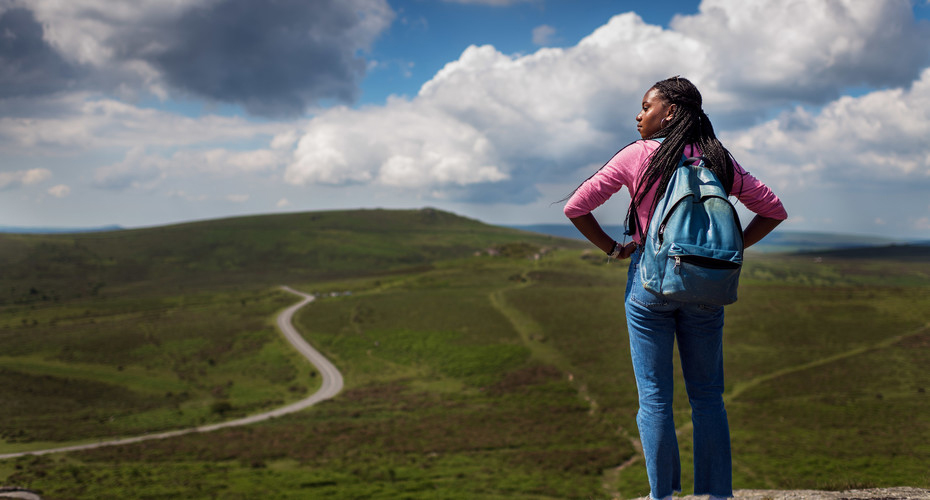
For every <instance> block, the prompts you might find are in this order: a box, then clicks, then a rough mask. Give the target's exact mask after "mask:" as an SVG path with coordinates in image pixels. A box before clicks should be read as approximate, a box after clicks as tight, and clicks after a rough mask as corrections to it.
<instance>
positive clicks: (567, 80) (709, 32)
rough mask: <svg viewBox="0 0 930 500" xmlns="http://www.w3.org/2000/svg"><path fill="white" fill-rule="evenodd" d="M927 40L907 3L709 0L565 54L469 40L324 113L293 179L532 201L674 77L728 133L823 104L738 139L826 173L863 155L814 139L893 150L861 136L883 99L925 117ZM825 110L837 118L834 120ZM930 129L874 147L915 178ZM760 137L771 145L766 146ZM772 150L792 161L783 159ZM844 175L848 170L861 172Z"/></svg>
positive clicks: (595, 37) (623, 135)
mask: <svg viewBox="0 0 930 500" xmlns="http://www.w3.org/2000/svg"><path fill="white" fill-rule="evenodd" d="M759 19H765V20H766V22H765V23H759V21H758V20H759ZM928 47H930V32H928V29H927V26H926V25H924V24H920V23H917V22H915V20H914V18H913V13H912V11H911V6H910V4H909V3H908V2H907V1H906V0H900V1H887V2H856V1H853V0H846V1H835V2H809V1H800V0H789V1H774V0H772V1H763V2H752V4H751V5H747V4H745V2H741V1H739V0H705V1H704V2H703V3H702V4H701V7H700V12H699V13H698V14H695V15H693V16H679V17H676V18H675V19H674V20H673V22H672V23H671V27H670V29H662V28H660V27H657V26H652V25H648V24H646V23H644V22H643V21H642V19H641V18H640V17H638V16H637V15H636V14H633V13H627V14H621V15H618V16H615V17H614V18H612V19H611V20H610V21H609V22H608V23H607V24H606V25H604V26H602V27H601V28H599V29H597V30H596V31H594V32H593V33H592V34H591V35H589V36H588V37H586V38H584V39H583V40H581V41H580V42H579V43H578V44H577V45H576V46H573V47H569V48H564V49H561V48H545V49H540V50H539V51H537V52H535V53H532V54H528V55H507V54H503V53H500V52H499V51H497V50H496V49H495V48H494V47H492V46H471V47H468V48H467V49H466V50H465V51H464V52H463V53H462V55H461V56H460V57H459V58H458V59H457V60H455V61H453V62H450V63H448V64H447V65H446V66H445V68H443V69H442V70H441V71H439V72H438V73H437V74H436V75H435V76H434V77H433V78H432V79H431V80H430V81H428V82H426V83H425V84H424V85H423V86H422V88H421V89H420V92H419V93H418V94H417V95H416V96H415V97H413V98H411V99H404V98H395V99H392V100H390V101H389V102H388V103H387V104H386V105H384V106H378V107H370V108H363V109H357V110H351V109H346V108H341V109H335V110H331V111H328V112H324V113H321V114H319V115H318V116H316V117H315V118H313V119H312V120H311V121H310V123H309V126H308V127H307V129H306V130H305V133H304V135H303V137H302V138H301V139H300V142H299V146H298V147H297V149H296V151H295V154H294V158H293V160H292V161H291V162H290V164H289V165H288V166H287V171H286V174H285V179H286V180H287V181H288V182H291V183H294V184H300V185H302V184H309V183H325V184H337V185H338V184H369V185H372V186H384V187H391V188H406V189H409V190H411V191H414V192H416V193H418V194H419V195H420V196H425V197H433V198H437V199H460V200H468V201H493V200H492V197H494V196H500V194H501V193H500V192H499V191H498V192H495V190H490V189H488V185H487V184H488V183H496V184H498V185H506V186H507V187H508V189H507V190H506V191H509V192H512V193H519V194H516V195H514V196H511V197H510V198H508V199H507V201H509V202H527V201H532V200H534V199H536V198H537V197H538V195H539V193H538V192H537V191H536V190H535V188H533V186H534V185H535V184H537V183H541V182H547V181H551V180H553V179H557V178H563V179H564V176H565V174H566V173H568V172H573V171H575V170H576V169H577V168H578V167H581V166H584V165H588V164H592V163H600V162H603V161H604V160H605V159H606V158H607V157H609V155H610V154H611V153H612V152H613V151H614V150H615V149H617V148H619V147H620V146H622V145H624V144H626V143H627V142H629V141H630V140H633V139H635V138H637V137H635V136H634V135H633V134H632V132H633V131H634V130H633V126H634V120H633V118H634V116H635V114H636V112H637V111H638V103H639V101H640V98H641V96H642V94H643V93H644V91H645V90H646V89H647V88H648V87H649V86H650V85H651V84H652V83H653V82H655V81H657V80H660V79H662V78H665V77H668V76H671V75H672V74H681V75H683V76H687V77H689V78H691V79H692V80H693V81H695V83H696V84H697V85H698V87H699V88H701V89H702V92H703V93H704V99H705V104H704V107H705V109H706V110H708V112H709V114H710V115H711V117H712V119H714V120H715V123H716V124H717V125H718V127H720V125H721V124H724V125H731V126H732V125H734V124H737V125H743V126H745V125H747V124H750V123H752V122H753V121H756V122H757V121H758V119H759V118H760V117H762V116H764V115H765V113H767V112H769V110H770V109H772V107H773V106H775V107H778V106H787V105H790V104H791V103H797V102H802V103H804V104H805V105H809V106H814V107H817V106H822V105H827V107H826V108H825V109H824V110H822V111H817V110H813V111H805V110H804V109H799V110H797V111H793V112H790V113H787V114H785V115H783V116H781V117H779V118H777V119H775V120H773V121H771V122H768V123H766V124H764V125H760V126H757V127H754V128H752V129H751V130H749V131H747V132H746V133H745V136H743V135H741V134H740V133H734V134H730V137H731V138H732V139H733V140H735V141H738V142H739V144H740V145H743V144H745V145H747V146H745V147H743V146H741V147H739V148H737V149H739V150H740V152H742V153H744V154H745V159H742V161H743V163H746V164H747V166H754V165H758V167H756V168H758V169H760V170H762V171H763V173H768V172H766V171H768V170H772V171H773V172H774V173H775V174H779V175H787V174H786V172H787V170H786V168H787V167H785V166H787V165H798V164H800V165H816V168H814V170H816V171H818V172H821V174H819V175H820V176H828V174H826V173H825V172H832V171H833V169H837V168H840V166H839V165H841V164H844V165H845V164H846V163H847V162H849V161H861V160H863V159H864V158H863V157H862V155H858V156H857V155H856V154H855V153H851V154H849V155H846V154H844V155H840V156H839V157H833V158H827V157H825V155H824V153H825V151H823V150H825V149H828V147H826V146H819V145H821V144H830V142H825V141H841V142H842V143H844V144H848V145H849V147H850V151H862V150H863V149H864V148H865V145H866V144H868V145H872V144H874V143H879V144H887V143H883V142H882V141H881V140H880V139H879V137H881V138H882V139H887V138H888V137H887V136H888V135H889V134H887V133H881V134H874V135H873V136H872V137H861V136H862V134H861V133H856V132H858V131H860V129H861V128H863V127H864V128H865V129H874V128H880V127H879V124H882V123H884V122H888V121H893V120H895V119H897V117H895V116H893V115H891V116H889V115H887V114H886V115H885V116H881V115H879V114H878V113H875V112H869V111H868V109H875V108H876V107H877V105H875V104H874V103H875V102H877V101H889V102H887V103H886V104H894V107H895V108H896V109H901V110H903V109H904V108H903V106H907V105H911V106H916V109H917V110H918V112H917V113H916V116H918V117H919V116H922V115H921V113H924V114H925V113H926V112H927V110H928V105H927V103H926V102H924V101H923V100H922V99H921V98H920V96H921V95H922V94H920V92H919V91H920V90H923V89H924V87H925V85H926V84H925V83H923V82H924V81H925V80H926V78H927V77H926V73H924V76H923V77H921V76H920V70H921V68H923V67H926V65H927V62H928ZM889 53H894V54H895V57H888V54H889ZM918 77H920V78H921V80H919V81H918V83H916V84H915V87H914V90H911V91H910V92H907V93H903V91H887V92H878V93H876V94H874V95H872V96H869V97H865V98H862V99H861V100H860V99H854V98H844V99H843V100H840V101H838V102H836V103H833V104H829V103H830V102H831V100H833V99H835V98H836V97H837V96H839V95H840V94H841V93H842V92H843V91H845V90H846V89H849V88H851V87H856V86H871V87H879V88H881V87H894V86H901V85H909V84H910V83H911V82H913V81H914V80H915V79H916V78H918ZM895 99H899V101H898V102H895ZM901 99H903V101H900V100H901ZM911 109H912V110H913V109H914V108H911ZM886 111H887V109H886ZM912 114H914V113H913V111H912ZM918 119H919V118H918ZM831 120H835V121H836V122H837V123H842V124H843V125H836V126H831ZM903 121H907V122H910V121H911V120H910V119H905V120H903ZM805 123H806V124H807V125H804V124H805ZM924 123H926V122H924ZM805 126H806V127H811V128H814V129H816V131H815V132H813V133H809V132H800V131H799V132H797V133H795V134H788V135H789V136H790V137H791V138H792V140H790V141H788V142H785V143H782V144H777V147H776V145H775V144H776V143H775V142H773V141H775V139H773V138H772V137H769V136H767V135H766V134H771V133H773V132H776V131H784V130H787V129H790V128H792V127H794V128H795V129H797V130H801V129H803V127H805ZM857 127H858V128H857ZM923 128H924V127H922V126H913V127H902V128H901V129H900V130H898V134H897V135H895V136H894V137H893V143H894V144H896V145H898V146H900V149H897V151H896V152H894V153H892V154H887V155H885V154H883V153H870V154H871V155H873V156H874V155H876V154H878V155H879V156H881V162H883V163H888V166H886V167H885V168H883V172H884V173H883V176H884V178H886V179H892V180H898V181H909V180H913V179H912V177H914V176H918V177H919V176H920V175H922V172H926V170H927V161H926V158H920V154H919V150H920V148H921V143H922V141H923V139H922V138H923V137H925V135H922V134H923ZM884 130H894V128H886V129H884ZM783 135H784V134H783ZM858 139H862V140H858ZM857 141H858V142H857ZM756 144H765V145H767V146H765V148H763V150H759V149H758V147H756V146H752V145H756ZM780 147H783V148H786V150H784V151H783V150H780V149H779V148H780ZM882 149H889V148H887V147H885V148H881V149H879V150H878V151H882ZM818 155H819V157H820V159H819V160H816V161H815V160H814V159H813V157H815V156H818ZM847 156H848V157H847ZM771 158H779V159H783V160H784V162H783V164H782V167H778V166H777V165H774V164H773V163H772V161H771ZM840 158H843V159H842V160H840ZM752 160H757V161H752ZM871 161H872V163H874V162H875V161H878V160H877V159H875V158H872V159H871ZM799 162H800V163H799ZM779 168H780V169H781V170H779ZM863 168H865V167H863ZM844 172H845V173H843V174H842V175H845V176H847V177H850V178H851V177H852V176H854V175H855V174H857V173H858V172H852V171H848V170H847V171H844ZM794 173H795V174H797V171H796V170H795V171H794ZM498 201H500V200H498Z"/></svg>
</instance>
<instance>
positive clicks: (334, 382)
mask: <svg viewBox="0 0 930 500" xmlns="http://www.w3.org/2000/svg"><path fill="white" fill-rule="evenodd" d="M281 289H282V290H284V291H286V292H290V293H293V294H295V295H299V296H301V297H302V298H303V300H301V301H300V302H298V303H296V304H294V305H292V306H290V307H288V308H287V309H285V310H284V311H282V312H281V314H279V315H278V328H279V329H280V330H281V333H283V334H284V337H285V338H287V340H288V342H290V343H291V345H292V346H294V348H295V349H297V351H298V352H300V353H301V354H303V355H304V357H305V358H307V360H308V361H310V363H312V364H313V365H314V366H315V367H316V369H317V371H318V372H319V373H320V376H321V377H322V379H323V384H322V385H321V386H320V389H319V390H318V391H316V392H315V393H313V394H312V395H310V397H308V398H305V399H302V400H300V401H297V402H294V403H291V404H289V405H287V406H282V407H281V408H276V409H274V410H271V411H267V412H264V413H259V414H257V415H252V416H249V417H244V418H240V419H237V420H230V421H228V422H220V423H218V424H210V425H202V426H199V427H192V428H189V429H179V430H175V431H167V432H159V433H155V434H144V435H142V436H136V437H129V438H123V439H113V440H109V441H100V442H97V443H87V444H79V445H74V446H63V447H60V448H48V449H45V450H33V451H24V452H19V453H7V454H2V455H0V460H3V459H7V458H16V457H22V456H27V455H46V454H49V453H63V452H67V451H80V450H90V449H94V448H102V447H104V446H119V445H123V444H131V443H140V442H142V441H151V440H153V439H165V438H170V437H176V436H183V435H185V434H192V433H195V432H210V431H215V430H217V429H224V428H227V427H238V426H241V425H249V424H254V423H256V422H261V421H263V420H268V419H270V418H274V417H280V416H282V415H287V414H288V413H294V412H297V411H300V410H303V409H305V408H308V407H310V406H313V405H315V404H317V403H319V402H320V401H324V400H326V399H330V398H332V397H333V396H335V395H336V394H338V393H339V391H341V390H342V386H343V380H342V374H341V373H339V370H338V369H337V368H336V367H335V365H333V364H332V363H330V362H329V360H328V359H326V358H324V357H323V355H322V354H320V353H319V352H318V351H317V350H316V349H314V348H313V347H311V346H310V344H308V343H307V341H306V340H304V339H303V337H301V336H300V334H299V333H297V329H295V328H294V324H293V323H292V321H291V320H292V319H293V318H294V313H296V312H297V310H298V309H300V308H301V307H303V306H305V305H307V304H309V303H310V302H313V301H314V300H315V299H316V297H314V296H313V295H309V294H306V293H303V292H299V291H297V290H294V289H293V288H291V287H288V286H282V287H281Z"/></svg>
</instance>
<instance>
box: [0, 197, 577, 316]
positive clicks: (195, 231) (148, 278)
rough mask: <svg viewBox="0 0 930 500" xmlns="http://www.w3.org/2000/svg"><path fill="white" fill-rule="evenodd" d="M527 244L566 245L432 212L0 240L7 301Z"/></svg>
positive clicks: (309, 216) (339, 273)
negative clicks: (516, 243)
mask: <svg viewBox="0 0 930 500" xmlns="http://www.w3.org/2000/svg"><path fill="white" fill-rule="evenodd" d="M518 241H522V242H527V243H532V244H533V245H536V246H537V247H539V246H543V245H551V244H552V243H553V242H555V241H557V239H555V238H553V237H549V236H543V235H538V234H530V233H524V232H521V231H515V230H510V229H504V228H499V227H495V226H489V225H487V224H483V223H481V222H478V221H475V220H472V219H466V218H464V217H459V216H456V215H454V214H450V213H447V212H441V211H438V210H433V209H422V210H409V211H388V210H356V211H334V212H312V213H295V214H286V215H271V216H254V217H238V218H231V219H223V220H212V221H204V222H194V223H188V224H179V225H173V226H164V227H154V228H147V229H134V230H126V231H112V232H102V233H81V234H70V235H60V234H54V235H19V234H0V262H2V264H3V265H2V266H0V280H2V282H3V283H4V285H5V286H4V289H3V290H0V304H16V303H19V304H21V303H35V302H42V301H45V302H48V301H55V300H62V299H71V298H75V297H87V296H96V295H100V294H104V295H113V294H122V293H137V289H139V288H142V289H150V290H151V289H154V290H155V291H156V293H160V292H161V291H162V290H161V289H162V288H167V289H171V290H174V291H177V290H179V289H190V288H204V287H206V288H215V287H218V286H250V287H262V286H271V285H275V284H279V283H282V282H297V281H301V280H302V281H309V280H322V279H333V278H341V277H350V276H364V275H369V274H373V273H390V272H394V271H397V270H402V269H410V268H415V267H420V268H424V267H428V266H431V265H432V263H433V262H435V261H437V260H442V259H448V258H456V257H463V256H466V255H471V254H473V253H474V252H475V251H483V250H486V249H488V248H490V247H494V246H502V245H507V244H509V243H514V242H518ZM559 244H560V245H563V246H565V245H568V246H571V245H575V246H576V247H581V246H582V244H581V243H576V242H572V241H570V240H565V241H560V242H559Z"/></svg>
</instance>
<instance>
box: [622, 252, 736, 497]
mask: <svg viewBox="0 0 930 500" xmlns="http://www.w3.org/2000/svg"><path fill="white" fill-rule="evenodd" d="M641 255H642V249H637V250H636V252H635V253H634V254H633V255H632V256H631V258H630V259H631V261H630V270H629V273H628V279H627V285H626V296H625V306H626V320H627V329H628V330H629V334H630V352H631V354H632V357H633V372H634V374H635V375H636V388H637V389H638V391H639V412H638V413H637V414H636V424H637V426H638V427H639V436H640V440H641V441H642V444H643V454H644V455H645V458H646V472H647V473H648V475H649V487H650V488H651V490H652V491H651V495H652V498H664V497H666V496H668V495H671V494H672V493H673V492H675V491H681V461H680V458H679V455H678V439H677V437H676V435H675V422H674V419H673V416H672V391H673V365H672V349H673V347H674V344H675V340H676V339H677V340H678V352H679V356H680V357H681V368H682V372H683V373H684V378H685V387H686V388H687V391H688V399H689V401H690V402H691V422H692V424H693V425H694V494H695V495H716V496H720V497H730V496H733V485H732V464H731V462H730V429H729V424H728V423H727V412H726V410H725V409H724V406H723V307H721V306H705V305H700V304H689V303H683V302H675V301H669V300H666V299H665V298H664V297H662V296H660V295H655V294H653V293H652V292H650V291H648V290H646V289H645V288H643V286H642V283H641V281H640V277H639V260H640V256H641Z"/></svg>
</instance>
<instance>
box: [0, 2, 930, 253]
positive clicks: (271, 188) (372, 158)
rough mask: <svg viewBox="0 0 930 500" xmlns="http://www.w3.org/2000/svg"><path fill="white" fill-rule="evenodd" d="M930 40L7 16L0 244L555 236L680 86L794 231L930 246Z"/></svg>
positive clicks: (48, 11)
mask: <svg viewBox="0 0 930 500" xmlns="http://www.w3.org/2000/svg"><path fill="white" fill-rule="evenodd" d="M928 18H930V4H928V2H927V1H926V0H912V1H909V0H886V1H881V2H861V1H857V0H838V1H835V2H826V1H823V0H760V1H756V2H744V1H741V0H705V1H703V2H696V1H677V2H671V1H670V2H626V1H599V0H596V1H556V0H456V1H451V0H450V1H442V0H402V1H401V0H397V1H392V0H338V1H337V0H316V1H313V2H306V1H302V0H280V1H277V2H270V3H269V2H253V1H248V0H179V1H177V2H163V1H160V0H135V1H129V0H126V1H124V2H119V1H115V0H72V1H71V2H68V3H64V4H62V3H60V2H54V1H52V0H29V1H26V0H0V226H3V225H12V226H66V227H86V226H98V225H108V224H119V225H122V226H126V227H137V226H151V225H161V224H169V223H175V222H181V221H188V220H198V219H208V218H217V217H226V216H233V215H243V214H257V213H274V212H293V211H305V210H330V209H345V208H357V207H364V208H373V207H383V208H418V207H424V206H432V207H437V208H441V209H445V210H450V211H453V212H455V213H458V214H461V215H465V216H468V217H473V218H477V219H480V220H483V221H486V222H490V223H500V224H530V223H552V222H564V221H565V219H564V217H563V216H562V213H561V206H560V205H559V204H558V203H555V202H557V201H558V200H560V199H562V198H563V197H564V196H566V195H567V194H568V193H570V192H571V190H572V189H573V188H574V187H575V186H576V185H577V184H578V183H579V182H581V181H582V180H583V179H585V178H586V177H587V176H588V175H590V174H591V173H592V172H593V171H594V170H596V169H597V168H598V167H599V166H600V165H601V164H602V163H603V162H605V161H606V160H607V159H608V158H609V157H610V156H611V155H612V154H613V153H614V152H615V151H616V150H618V149H619V148H620V147H622V146H624V145H625V144H627V143H628V142H630V141H631V140H634V139H636V138H637V137H636V133H635V122H634V116H635V114H636V112H637V110H638V106H639V101H640V99H641V97H642V94H643V93H644V92H645V90H646V89H647V88H648V87H649V86H650V85H651V84H652V83H654V82H655V81H657V80H659V79H662V78H665V77H668V76H672V75H676V74H680V75H682V76H686V77H689V78H691V79H692V80H693V81H694V82H695V83H696V84H697V85H698V87H699V88H700V89H701V90H702V92H703V93H704V108H705V111H706V112H707V113H708V115H709V116H710V117H711V119H712V121H713V122H714V125H715V127H716V130H717V132H718V136H720V137H721V139H723V140H724V143H725V145H727V147H728V148H729V149H730V150H731V152H732V153H733V154H734V155H735V157H736V159H737V160H738V161H739V162H740V163H741V164H742V165H743V166H744V167H746V168H747V169H748V170H749V171H751V172H752V173H753V174H754V175H756V176H757V177H759V178H760V179H762V180H763V181H765V182H766V183H768V184H769V185H770V186H771V187H772V188H773V189H774V190H775V191H776V193H777V194H778V195H779V196H780V197H781V198H782V199H783V201H784V202H785V204H786V207H787V209H788V212H789V215H790V219H789V221H788V222H787V223H785V225H784V226H782V227H783V228H785V229H792V230H805V231H828V232H841V233H859V234H875V235H886V236H893V237H899V238H923V239H926V238H930V200H928V197H927V196H926V193H927V192H930V148H928V147H927V145H926V144H927V140H926V137H928V133H930V22H928ZM628 199H629V197H628V196H627V195H626V194H625V193H623V192H621V193H619V194H618V195H616V196H615V197H614V198H613V199H611V200H610V201H609V202H608V203H607V204H606V205H605V206H604V207H602V208H600V209H599V210H598V216H599V218H600V219H601V220H602V221H603V222H605V223H619V222H620V221H621V219H622V217H623V214H624V213H625V212H626V204H627V202H628ZM743 215H746V214H745V213H744V214H743Z"/></svg>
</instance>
